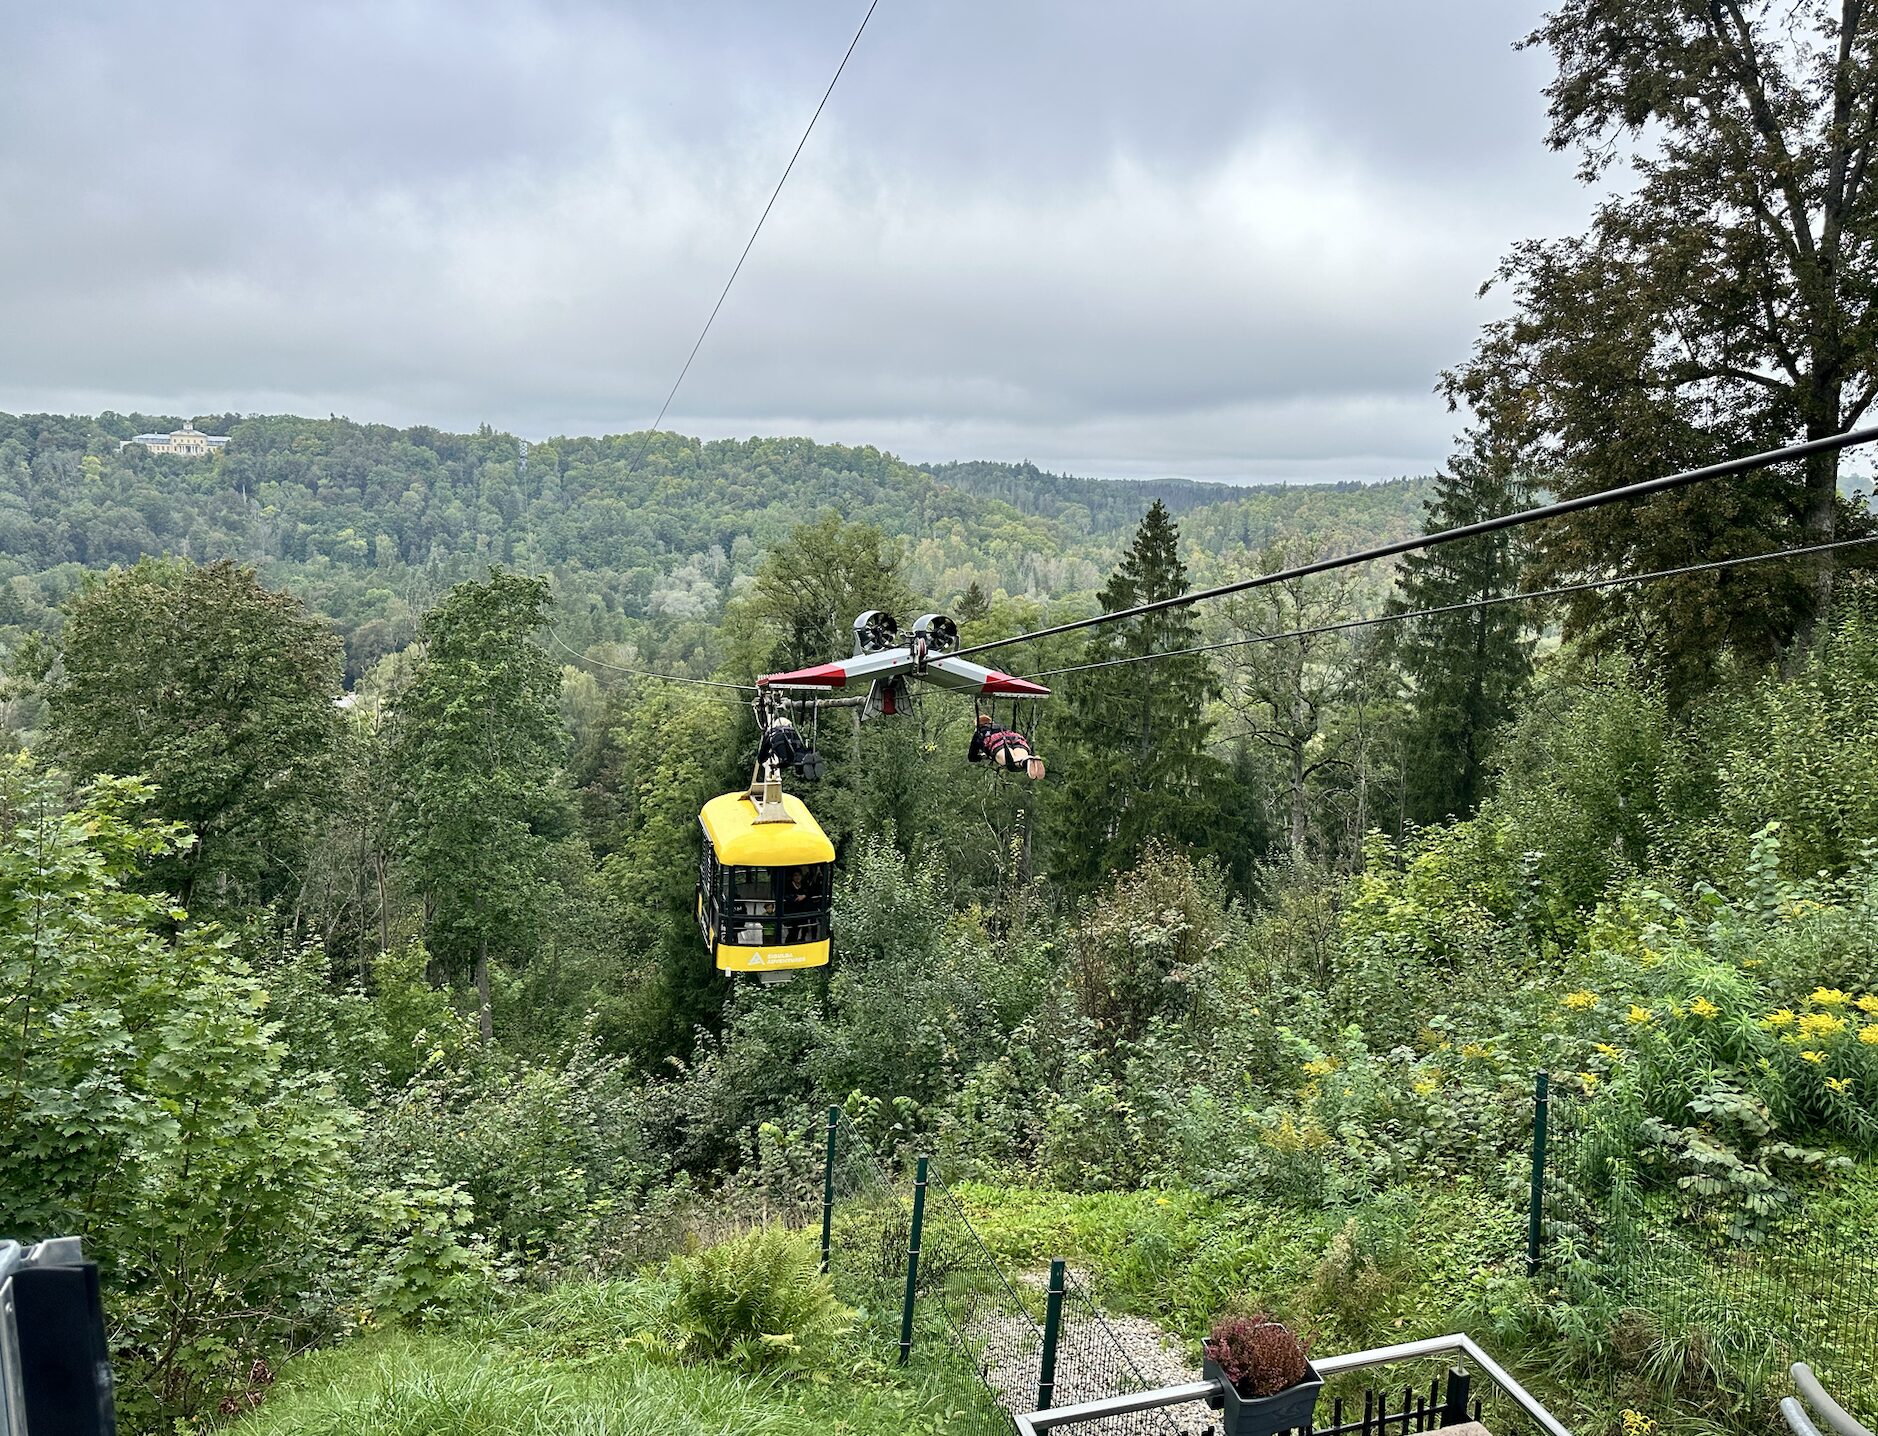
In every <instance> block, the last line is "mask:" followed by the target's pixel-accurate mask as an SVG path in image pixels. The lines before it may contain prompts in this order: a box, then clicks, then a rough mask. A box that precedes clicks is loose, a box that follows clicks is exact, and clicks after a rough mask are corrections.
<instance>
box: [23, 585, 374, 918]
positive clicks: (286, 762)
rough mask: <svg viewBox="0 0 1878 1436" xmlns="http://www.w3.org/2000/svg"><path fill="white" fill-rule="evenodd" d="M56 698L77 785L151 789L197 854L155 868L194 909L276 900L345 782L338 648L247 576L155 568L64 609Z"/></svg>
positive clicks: (56, 747)
mask: <svg viewBox="0 0 1878 1436" xmlns="http://www.w3.org/2000/svg"><path fill="white" fill-rule="evenodd" d="M67 614H68V616H67V620H66V624H65V628H64V631H63V633H62V634H61V637H60V643H59V654H58V661H59V673H58V677H57V679H56V680H55V681H54V682H53V683H52V685H51V687H50V690H49V693H48V698H49V709H48V718H47V725H48V731H49V737H50V739H51V745H52V749H53V751H54V752H55V753H56V754H57V756H58V758H59V760H60V761H61V762H62V763H63V764H64V765H65V766H66V767H67V768H69V769H70V770H71V771H72V772H73V773H75V774H77V775H79V776H81V777H89V776H92V775H94V774H98V773H114V774H118V775H120V776H131V775H141V776H143V777H146V778H148V779H149V780H150V781H151V782H152V783H154V784H155V785H156V789H157V792H156V799H155V802H156V807H157V811H159V812H160V813H161V814H162V815H163V816H164V817H166V818H169V819H172V820H173V821H176V822H179V823H181V824H183V826H184V827H185V828H186V829H187V830H188V833H189V835H190V838H191V840H192V841H191V842H190V843H189V844H188V845H186V846H185V847H182V848H180V849H179V850H178V851H177V853H176V854H175V855H174V856H173V857H170V858H168V859H167V860H165V861H163V862H160V863H158V864H157V865H156V868H155V872H156V876H157V880H158V882H159V883H160V884H161V885H162V886H164V887H166V888H168V889H170V890H172V891H175V892H178V893H180V894H181V895H182V897H183V900H184V901H185V902H186V903H199V904H203V905H210V906H214V907H218V908H221V909H224V910H226V909H229V908H232V907H235V906H237V905H238V904H239V903H240V902H242V901H244V900H246V901H256V900H258V901H262V902H265V901H268V900H270V899H272V898H274V897H276V896H279V895H280V894H281V892H282V891H283V889H284V887H285V885H286V884H287V883H288V882H289V881H290V880H291V877H292V873H293V869H294V866H295V865H296V864H297V863H298V862H299V861H300V858H301V854H302V853H303V851H304V850H305V848H306V846H307V844H308V841H309V839H310V838H311V836H312V830H313V826H314V821H315V818H316V815H317V814H318V812H319V811H320V806H321V803H322V800H323V799H324V798H325V797H326V796H327V792H328V789H329V787H330V784H331V780H332V777H333V774H334V771H335V764H334V758H335V749H336V747H337V745H338V741H339V724H338V715H337V712H336V710H335V709H334V707H333V700H334V699H335V698H336V697H337V696H338V694H339V641H338V639H336V638H335V637H334V636H333V635H332V633H331V632H330V630H329V629H328V628H327V626H326V625H325V624H324V623H323V622H321V621H320V620H319V619H317V618H315V617H314V616H313V615H312V614H310V613H308V612H307V610H306V607H305V605H304V604H302V603H301V601H300V600H299V599H297V598H295V597H293V596H292V595H290V594H286V593H276V592H272V591H270V590H268V589H267V588H265V587H263V586H262V584H261V581H260V579H259V577H258V576H257V575H256V573H255V571H254V570H253V569H251V568H240V567H237V566H236V565H235V564H233V563H228V562H223V563H216V564H211V565H210V566H208V567H207V568H199V567H197V566H196V565H194V564H192V563H189V562H188V561H187V560H165V561H160V562H159V561H156V560H145V561H143V562H140V563H139V564H137V566H136V567H135V568H132V569H129V570H127V571H123V572H114V573H112V574H110V575H109V576H108V577H105V578H102V579H99V580H97V581H95V582H93V583H91V584H88V585H87V586H86V587H85V589H84V590H83V591H82V592H80V593H79V594H78V595H77V596H76V597H74V598H73V599H72V600H71V602H70V604H69V605H68V609H67Z"/></svg>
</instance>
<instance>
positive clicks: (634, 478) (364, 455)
mask: <svg viewBox="0 0 1878 1436" xmlns="http://www.w3.org/2000/svg"><path fill="white" fill-rule="evenodd" d="M181 423H182V420H181V419H180V418H178V417H176V416H173V415H147V414H128V415H125V414H108V413H107V414H104V415H101V416H98V417H97V418H89V417H64V416H53V415H27V416H13V415H5V414H0V579H4V580H5V581H6V582H5V586H4V588H3V589H0V643H4V644H6V645H7V646H8V647H11V646H12V644H13V643H16V642H17V641H18V640H19V638H20V637H21V636H22V635H23V634H25V633H29V632H35V631H47V630H49V629H51V628H52V627H54V626H55V625H56V621H57V620H56V616H55V614H54V610H55V609H56V607H57V605H58V604H59V603H60V602H61V601H62V600H63V599H64V598H65V597H66V596H67V595H68V594H69V593H70V592H71V591H72V590H73V589H74V588H75V587H76V586H77V585H78V583H79V582H81V581H82V578H83V575H84V573H85V572H86V571H87V570H95V569H101V568H106V567H109V566H111V565H113V564H131V563H134V562H135V561H136V560H137V559H139V558H141V557H144V556H146V555H153V554H180V555H186V556H188V557H190V558H193V559H196V560H198V561H206V560H210V559H214V558H221V557H232V558H236V559H239V560H242V561H246V562H252V563H255V564H258V565H259V566H260V567H261V569H262V571H263V572H264V574H266V575H267V577H268V578H269V581H270V582H273V583H276V584H285V585H289V586H291V587H293V588H294V589H295V590H296V591H298V592H299V593H301V594H302V596H304V597H305V598H306V599H307V600H308V601H309V602H311V603H312V604H313V605H314V606H315V607H316V608H317V609H319V610H320V611H322V612H324V613H325V614H326V615H328V616H329V617H331V618H332V619H333V620H334V621H335V622H336V623H337V624H338V625H339V627H340V629H341V631H342V632H343V633H344V634H345V635H346V638H347V642H348V650H349V652H348V658H349V663H348V668H349V670H350V672H351V673H352V674H355V675H356V673H358V672H359V671H361V669H362V667H363V666H367V665H369V664H370V663H371V662H372V661H373V660H374V659H375V658H376V657H377V656H379V655H380V654H382V653H387V652H393V651H396V649H397V648H398V647H400V646H402V644H403V643H404V642H407V641H408V640H409V630H410V625H411V623H412V622H413V620H414V613H415V612H416V611H418V610H421V608H422V607H423V606H424V603H425V602H426V601H427V600H428V598H430V597H432V596H434V595H435V594H436V593H438V592H441V590H442V589H443V588H444V587H447V586H448V584H449V583H450V582H453V581H455V580H457V579H460V578H463V577H467V576H469V575H470V574H472V573H474V572H477V571H480V569H481V568H482V567H483V566H484V565H485V564H486V563H489V562H499V563H503V564H507V565H511V566H513V567H517V568H521V569H525V570H529V571H534V572H548V573H552V574H553V575H554V576H555V579H556V583H557V587H558V588H559V589H560V590H561V592H562V594H563V596H564V597H565V598H568V599H571V600H576V601H574V602H571V603H570V604H569V605H568V612H569V613H570V615H571V616H574V618H575V621H576V622H577V623H578V624H579V625H580V626H581V630H582V633H581V636H583V637H589V638H600V637H623V636H625V635H626V634H627V633H628V632H629V631H630V630H631V629H632V627H633V626H634V625H636V624H642V623H652V624H670V623H682V622H684V621H688V620H700V619H713V618H715V617H716V616H717V614H718V613H719V612H720V611H721V608H722V604H723V601H724V599H725V598H726V597H727V596H728V595H729V594H730V593H731V592H732V591H733V588H734V585H735V584H736V583H737V581H738V579H739V578H741V577H743V576H746V575H748V574H750V573H752V572H753V571H754V569H755V566H756V564H757V562H758V561H759V559H760V557H761V555H762V553H763V552H764V551H765V550H766V549H767V548H769V547H770V546H772V545H773V544H774V543H776V542H777V541H778V540H780V539H781V538H782V537H783V536H785V535H786V534H787V533H788V532H789V530H790V529H791V528H793V527H794V526H795V525H797V524H799V523H802V522H804V521H806V520H809V519H813V518H815V517H816V516H818V515H819V514H822V513H824V512H829V511H833V512H835V513H838V514H840V515H841V516H842V517H843V518H844V519H846V520H848V521H850V522H855V521H858V522H865V523H869V524H873V525H875V526H877V527H878V528H880V529H881V530H882V531H884V532H885V533H887V534H889V535H892V536H895V537H897V538H900V539H901V540H903V542H904V543H905V546H906V556H907V564H906V570H905V571H906V575H907V577H908V578H909V580H910V581H911V582H912V584H913V586H914V587H915V589H916V590H918V591H921V592H924V593H926V594H929V595H931V596H932V598H933V600H934V601H935V602H948V601H950V600H951V599H952V598H953V597H954V596H956V595H957V594H959V593H960V592H962V591H963V590H964V589H965V588H966V586H967V585H968V584H970V583H972V582H974V581H975V582H977V583H979V584H980V585H981V586H982V588H983V589H984V590H985V591H986V592H987V593H989V594H992V595H994V596H995V595H996V594H997V593H998V592H1000V591H1003V592H1006V593H1010V594H1027V595H1032V596H1040V597H1054V596H1064V595H1070V594H1079V593H1088V592H1090V591H1092V590H1093V589H1094V588H1095V587H1096V586H1097V585H1098V584H1099V583H1100V582H1101V581H1102V578H1103V577H1104V576H1105V575H1106V574H1107V572H1108V570H1109V568H1110V567H1111V566H1112V563H1113V560H1114V557H1115V554H1116V552H1117V551H1118V549H1119V546H1120V543H1121V541H1122V540H1123V538H1125V536H1126V535H1127V533H1129V532H1131V531H1132V529H1133V526H1134V525H1135V524H1136V523H1137V522H1138V521H1139V518H1140V515H1141V512H1142V510H1143V509H1144V508H1145V507H1146V505H1147V504H1148V503H1149V502H1150V501H1151V500H1152V499H1153V498H1154V497H1163V498H1167V499H1171V500H1173V503H1174V507H1175V508H1176V509H1177V510H1178V511H1180V512H1181V513H1182V514H1183V515H1184V516H1185V519H1184V522H1185V525H1186V527H1187V531H1188V532H1189V533H1190V534H1191V535H1192V536H1193V537H1194V538H1195V540H1196V543H1195V550H1196V553H1199V554H1206V553H1213V554H1218V553H1220V552H1223V551H1225V550H1227V549H1229V548H1233V547H1247V548H1257V547H1262V546H1263V545H1265V544H1267V543H1270V542H1274V541H1279V540H1288V539H1297V540H1300V541H1303V542H1306V543H1310V544H1313V545H1315V546H1318V547H1322V548H1331V547H1343V546H1346V545H1349V544H1354V543H1359V542H1365V541H1373V540H1374V539H1377V538H1381V537H1386V536H1394V535H1396V534H1399V533H1406V532H1409V531H1411V530H1412V529H1413V528H1414V527H1415V526H1416V525H1417V523H1418V522H1419V519H1420V512H1421V499H1422V497H1423V495H1424V493H1425V487H1424V485H1423V484H1422V483H1420V482H1408V481H1400V482H1396V483H1391V484H1383V485H1377V486H1374V487H1371V488H1363V487H1360V486H1300V487H1290V488H1266V489H1235V488H1231V487H1229V486H1225V485H1208V484H1190V483H1184V482H1181V481H1162V482H1157V483H1153V484H1121V485H1114V486H1111V485H1109V484H1108V483H1107V482H1106V481H1102V480H1092V479H1076V478H1069V477H1065V476H1062V475H1056V474H1046V473H1043V472H1041V471H1039V470H1037V469H1035V468H1034V467H1032V466H1029V465H1015V466H1006V465H989V464H968V465H948V466H944V467H942V468H939V469H933V470H926V469H921V468H918V467H915V466H913V465H911V464H907V463H904V462H902V461H901V460H899V459H897V458H895V457H893V456H892V455H890V454H885V453H882V452H881V451H879V450H877V449H872V448H850V447H845V446H840V445H829V444H817V443H813V442H811V441H810V440H807V439H799V438H778V439H748V440H740V441H733V440H721V441H712V442H703V441H700V440H696V439H689V438H685V437H682V436H679V435H675V434H659V435H656V436H654V437H653V438H652V440H651V442H650V443H648V444H646V445H645V451H644V453H643V455H641V454H640V452H639V450H640V446H641V443H642V442H643V441H644V436H643V435H615V436H611V437H607V438H558V439H551V440H546V441H543V442H540V443H536V444H533V445H530V446H528V448H527V450H526V453H525V454H524V451H523V446H522V444H521V443H520V441H519V440H518V439H517V438H516V437H515V436H514V435H511V434H503V433H497V432H495V431H493V430H491V429H488V428H487V427H485V428H483V429H482V430H480V431H478V432H477V433H474V434H451V433H445V432H442V431H440V430H436V429H431V428H412V429H394V428H390V427H387V426H385V425H376V424H360V423H354V422H352V421H350V420H346V419H337V418H335V419H320V420H315V419H301V418H293V417H265V418H242V417H241V416H239V415H233V414H230V415H223V416H220V417H216V416H209V417H206V418H199V419H197V420H196V423H197V426H198V427H199V428H201V429H203V430H204V431H206V432H208V433H214V434H226V435H228V436H229V437H230V440H231V442H230V443H229V444H228V445H227V447H226V448H224V449H223V450H221V451H220V452H219V453H218V454H216V455H215V456H213V457H211V458H208V459H187V458H178V457H172V456H166V455H158V454H152V453H149V452H147V451H145V450H143V449H141V448H139V447H137V446H132V447H130V448H127V449H123V450H120V449H119V447H118V446H119V443H120V442H121V441H122V440H125V439H128V438H129V437H130V436H131V435H132V434H135V433H140V432H148V431H158V432H168V431H170V430H172V429H175V428H178V427H180V426H181Z"/></svg>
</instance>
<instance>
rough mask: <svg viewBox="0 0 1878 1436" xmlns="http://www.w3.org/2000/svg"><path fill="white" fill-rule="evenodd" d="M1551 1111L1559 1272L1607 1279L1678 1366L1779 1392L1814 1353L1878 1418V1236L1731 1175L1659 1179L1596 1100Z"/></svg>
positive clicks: (1601, 1285)
mask: <svg viewBox="0 0 1878 1436" xmlns="http://www.w3.org/2000/svg"><path fill="white" fill-rule="evenodd" d="M1548 1106H1549V1111H1548V1113H1547V1120H1546V1128H1547V1137H1546V1142H1545V1154H1544V1182H1543V1193H1542V1206H1541V1211H1542V1224H1541V1225H1542V1239H1543V1244H1542V1247H1541V1259H1542V1262H1543V1265H1544V1268H1545V1269H1546V1270H1547V1271H1548V1272H1549V1273H1551V1274H1552V1275H1553V1276H1555V1277H1557V1278H1559V1279H1561V1280H1568V1279H1570V1278H1571V1277H1572V1276H1573V1275H1576V1276H1578V1277H1580V1278H1589V1279H1590V1280H1592V1281H1594V1282H1595V1283H1596V1289H1597V1290H1598V1291H1599V1292H1600V1293H1601V1295H1602V1296H1603V1297H1604V1299H1607V1300H1610V1301H1612V1302H1614V1303H1615V1304H1616V1305H1617V1306H1618V1307H1619V1308H1620V1310H1621V1312H1622V1314H1623V1318H1622V1319H1623V1320H1624V1321H1626V1322H1627V1323H1628V1324H1629V1326H1630V1328H1631V1329H1632V1331H1633V1332H1634V1334H1635V1335H1636V1336H1637V1337H1638V1338H1639V1339H1640V1340H1642V1341H1646V1342H1648V1344H1649V1345H1650V1347H1651V1348H1652V1349H1653V1351H1654V1352H1655V1353H1656V1354H1657V1360H1658V1361H1660V1362H1662V1363H1675V1364H1676V1365H1677V1366H1679V1367H1680V1368H1681V1371H1680V1372H1678V1373H1677V1374H1687V1375H1689V1376H1692V1377H1695V1378H1696V1379H1698V1380H1704V1379H1712V1378H1715V1377H1719V1378H1720V1379H1722V1380H1723V1381H1725V1382H1727V1383H1728V1384H1730V1385H1737V1386H1738V1387H1739V1388H1741V1389H1764V1388H1767V1387H1770V1386H1771V1387H1773V1388H1779V1387H1781V1386H1783V1385H1784V1381H1785V1373H1786V1371H1787V1369H1788V1368H1789V1367H1790V1366H1791V1365H1792V1364H1793V1363H1794V1362H1796V1361H1804V1362H1807V1363H1808V1364H1809V1365H1811V1366H1812V1367H1813V1369H1814V1370H1815V1371H1816V1372H1817V1373H1818V1374H1819V1377H1820V1379H1821V1381H1822V1382H1824V1383H1825V1385H1826V1387H1827V1388H1828V1390H1830V1391H1832V1392H1833V1393H1834V1394H1835V1395H1836V1396H1837V1397H1838V1398H1839V1399H1840V1401H1841V1402H1843V1403H1844V1404H1845V1405H1846V1406H1847V1407H1848V1408H1849V1409H1852V1410H1853V1411H1855V1413H1856V1414H1857V1415H1858V1416H1859V1417H1860V1418H1861V1419H1862V1420H1864V1421H1865V1422H1866V1423H1867V1424H1874V1423H1878V1230H1874V1229H1872V1228H1871V1227H1870V1226H1869V1225H1862V1224H1860V1223H1859V1222H1858V1221H1857V1220H1856V1219H1855V1217H1854V1216H1852V1215H1850V1214H1848V1215H1846V1216H1845V1217H1844V1218H1843V1219H1838V1218H1836V1217H1835V1215H1834V1212H1833V1209H1832V1207H1831V1204H1830V1203H1817V1202H1816V1203H1811V1204H1809V1205H1808V1207H1807V1208H1806V1210H1805V1211H1804V1212H1801V1211H1799V1210H1797V1209H1795V1208H1793V1207H1783V1206H1780V1205H1777V1204H1774V1203H1772V1202H1770V1201H1768V1200H1767V1198H1766V1197H1765V1196H1764V1195H1762V1196H1759V1199H1758V1200H1757V1199H1756V1198H1757V1192H1756V1189H1755V1188H1754V1187H1742V1186H1738V1185H1736V1184H1733V1183H1730V1182H1728V1181H1726V1180H1724V1179H1721V1178H1719V1177H1717V1178H1712V1179H1696V1180H1690V1181H1676V1182H1668V1181H1662V1180H1658V1181H1655V1182H1652V1181H1650V1180H1648V1174H1647V1173H1644V1172H1642V1171H1640V1169H1639V1168H1640V1164H1639V1160H1638V1153H1637V1151H1636V1150H1635V1146H1634V1143H1633V1142H1632V1141H1631V1140H1630V1138H1629V1137H1628V1135H1627V1132H1626V1130H1625V1129H1620V1128H1619V1126H1618V1125H1617V1124H1616V1123H1614V1122H1612V1121H1611V1120H1609V1118H1608V1116H1607V1114H1606V1113H1605V1112H1604V1110H1602V1109H1601V1108H1600V1106H1599V1103H1598V1100H1597V1099H1596V1098H1592V1097H1585V1096H1581V1095H1577V1094H1573V1093H1556V1092H1555V1093H1553V1094H1552V1095H1551V1097H1550V1101H1549V1103H1548ZM1716 1188H1719V1190H1715V1189H1716ZM1665 1370H1666V1371H1667V1367H1666V1368H1665Z"/></svg>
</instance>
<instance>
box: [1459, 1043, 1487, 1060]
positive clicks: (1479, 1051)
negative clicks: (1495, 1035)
mask: <svg viewBox="0 0 1878 1436" xmlns="http://www.w3.org/2000/svg"><path fill="white" fill-rule="evenodd" d="M1492 1055H1493V1052H1492V1049H1490V1048H1487V1047H1483V1046H1482V1045H1481V1044H1480V1043H1478V1042H1467V1043H1463V1044H1462V1046H1461V1060H1462V1061H1463V1062H1465V1061H1468V1060H1469V1059H1471V1058H1479V1057H1491V1056H1492Z"/></svg>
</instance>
